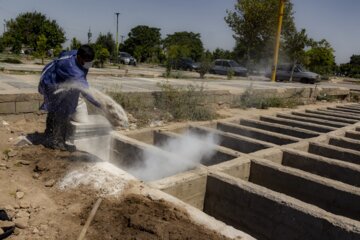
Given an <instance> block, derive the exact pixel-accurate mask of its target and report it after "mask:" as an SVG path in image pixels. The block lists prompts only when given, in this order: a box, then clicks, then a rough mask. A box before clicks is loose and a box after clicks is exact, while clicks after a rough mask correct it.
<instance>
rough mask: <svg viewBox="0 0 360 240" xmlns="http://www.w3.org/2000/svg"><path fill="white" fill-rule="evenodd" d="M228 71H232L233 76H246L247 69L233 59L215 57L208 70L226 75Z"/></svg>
mask: <svg viewBox="0 0 360 240" xmlns="http://www.w3.org/2000/svg"><path fill="white" fill-rule="evenodd" d="M229 71H233V72H234V74H235V76H243V77H246V76H248V70H247V69H246V68H245V67H242V66H240V65H239V64H238V63H237V62H235V61H234V60H227V59H216V60H215V61H214V62H213V64H212V67H211V68H210V71H209V72H210V73H213V74H220V75H227V74H228V72H229Z"/></svg>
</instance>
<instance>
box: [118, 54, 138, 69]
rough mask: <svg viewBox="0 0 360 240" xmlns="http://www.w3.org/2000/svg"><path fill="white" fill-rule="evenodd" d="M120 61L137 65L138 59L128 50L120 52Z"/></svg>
mask: <svg viewBox="0 0 360 240" xmlns="http://www.w3.org/2000/svg"><path fill="white" fill-rule="evenodd" d="M119 61H120V63H122V64H126V65H134V66H136V59H135V58H134V57H133V56H131V55H130V54H128V53H127V52H120V53H119Z"/></svg>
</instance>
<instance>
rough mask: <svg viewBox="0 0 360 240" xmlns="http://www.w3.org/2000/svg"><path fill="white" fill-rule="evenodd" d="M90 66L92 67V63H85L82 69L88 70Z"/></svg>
mask: <svg viewBox="0 0 360 240" xmlns="http://www.w3.org/2000/svg"><path fill="white" fill-rule="evenodd" d="M92 65H93V61H91V62H85V63H84V65H83V67H84V68H85V69H89V68H91V67H92Z"/></svg>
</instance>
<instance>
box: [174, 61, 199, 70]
mask: <svg viewBox="0 0 360 240" xmlns="http://www.w3.org/2000/svg"><path fill="white" fill-rule="evenodd" d="M171 67H172V68H173V69H179V70H188V71H197V70H198V69H199V63H196V62H194V61H193V60H192V59H190V58H180V59H177V60H174V61H172V62H171Z"/></svg>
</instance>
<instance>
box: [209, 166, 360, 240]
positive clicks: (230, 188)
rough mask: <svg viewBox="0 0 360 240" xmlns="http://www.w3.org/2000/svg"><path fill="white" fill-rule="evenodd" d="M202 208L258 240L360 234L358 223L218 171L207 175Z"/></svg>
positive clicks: (347, 236) (332, 237)
mask: <svg viewBox="0 0 360 240" xmlns="http://www.w3.org/2000/svg"><path fill="white" fill-rule="evenodd" d="M229 195H231V196H232V197H227V196H229ZM204 211H205V212H206V213H208V214H210V215H211V216H213V217H215V218H217V219H219V220H221V221H223V222H225V223H227V224H230V225H232V226H234V227H236V228H238V229H241V230H243V231H245V232H247V233H249V234H251V235H252V236H254V237H256V238H258V239H287V240H295V239H353V240H355V239H358V238H359V237H360V224H359V222H356V221H352V220H350V219H347V218H343V217H339V216H337V215H334V214H331V213H328V212H326V211H323V210H321V209H319V208H316V207H314V206H312V205H310V204H306V203H304V202H301V201H298V200H296V199H294V198H290V197H287V196H285V195H280V194H276V193H274V192H273V191H270V190H267V189H265V188H263V187H260V186H256V185H254V184H252V183H248V182H246V181H243V180H240V179H236V178H233V177H230V176H228V175H225V174H220V173H211V174H210V175H209V177H208V180H207V187H206V195H205V204H204ZM276 228H283V229H280V230H279V229H277V230H276V231H274V229H276ZM285 232H286V236H282V235H283V234H284V233H285Z"/></svg>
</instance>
